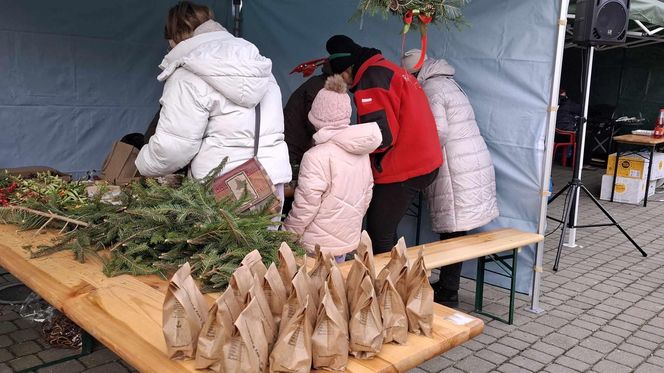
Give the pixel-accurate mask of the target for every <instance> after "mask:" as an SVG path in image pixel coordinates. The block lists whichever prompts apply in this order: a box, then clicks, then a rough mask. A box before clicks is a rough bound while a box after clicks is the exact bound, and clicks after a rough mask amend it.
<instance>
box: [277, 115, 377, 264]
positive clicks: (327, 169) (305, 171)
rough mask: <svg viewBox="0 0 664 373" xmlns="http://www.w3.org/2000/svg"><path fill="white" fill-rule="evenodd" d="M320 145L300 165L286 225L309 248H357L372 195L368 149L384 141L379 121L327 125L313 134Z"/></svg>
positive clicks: (342, 251) (336, 250) (337, 250)
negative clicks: (352, 124)
mask: <svg viewBox="0 0 664 373" xmlns="http://www.w3.org/2000/svg"><path fill="white" fill-rule="evenodd" d="M314 141H315V143H316V146H314V147H313V148H311V149H309V150H308V151H307V152H306V153H304V157H303V158H302V163H300V173H299V177H298V186H297V189H296V190H295V202H294V203H293V209H292V210H291V211H290V213H289V214H288V218H286V221H285V222H284V229H286V230H288V231H291V232H295V233H296V234H298V235H299V236H300V243H301V244H302V245H303V246H304V247H305V249H307V251H309V252H313V251H314V247H315V245H320V246H321V250H322V251H323V252H328V253H330V254H331V255H334V256H338V255H342V254H346V253H348V252H350V251H353V250H354V249H355V248H357V245H358V243H359V242H360V234H361V232H362V219H363V217H364V214H365V213H366V211H367V208H369V202H370V201H371V196H372V194H373V174H372V171H371V163H370V161H369V153H371V152H373V151H374V150H376V148H377V147H378V146H379V145H380V143H381V141H382V136H381V133H380V129H379V128H378V124H376V123H366V124H358V125H354V126H350V127H348V126H345V127H342V128H332V127H324V128H322V129H320V130H319V131H318V132H316V134H315V135H314Z"/></svg>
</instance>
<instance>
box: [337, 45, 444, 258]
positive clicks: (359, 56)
mask: <svg viewBox="0 0 664 373" xmlns="http://www.w3.org/2000/svg"><path fill="white" fill-rule="evenodd" d="M326 48H327V52H328V53H329V54H330V57H329V63H330V68H331V70H332V72H333V73H335V74H341V75H342V76H343V78H344V80H346V82H347V83H348V85H349V87H351V92H353V93H354V99H355V106H356V107H357V114H358V117H359V118H358V122H359V123H367V122H377V123H378V126H379V127H380V130H381V133H382V135H383V142H382V144H381V146H380V147H379V148H378V149H377V150H376V151H375V152H374V153H373V154H372V155H371V163H372V168H373V174H374V183H375V186H374V192H373V198H372V200H371V204H370V205H369V210H368V211H367V232H368V233H369V236H370V237H371V240H372V242H373V250H374V252H375V253H382V252H387V251H389V250H391V249H392V247H393V246H394V245H395V244H396V242H397V226H398V225H399V222H400V221H401V219H402V218H403V216H404V215H406V212H407V211H408V208H409V207H410V205H411V204H412V202H413V200H414V198H415V197H416V196H417V195H418V193H419V192H421V191H422V190H424V189H425V188H426V187H427V186H429V185H430V184H431V183H432V182H433V180H434V179H435V177H436V175H437V173H438V168H439V167H440V166H441V165H442V163H443V154H442V151H441V147H440V142H439V140H438V133H437V130H436V120H435V119H434V117H433V114H432V112H431V108H430V107H429V101H428V99H427V96H426V95H425V93H424V91H423V90H422V88H421V87H420V85H419V84H418V83H417V79H415V78H414V77H413V76H412V75H411V74H408V72H407V71H406V70H405V69H403V68H401V67H399V66H398V65H396V64H394V63H392V62H390V61H388V60H387V59H385V57H383V55H382V54H381V52H380V51H379V50H378V49H373V48H365V47H362V46H360V45H358V44H356V43H355V42H354V41H353V40H352V39H351V38H349V37H348V36H345V35H335V36H333V37H331V38H330V39H329V40H328V41H327V44H326Z"/></svg>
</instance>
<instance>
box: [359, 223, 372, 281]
mask: <svg viewBox="0 0 664 373" xmlns="http://www.w3.org/2000/svg"><path fill="white" fill-rule="evenodd" d="M357 256H359V257H360V260H362V264H364V266H365V267H367V270H368V273H369V277H371V282H372V283H374V285H375V282H376V266H375V265H374V255H373V245H372V243H371V238H370V237H369V233H367V232H366V231H362V235H361V236H360V244H359V245H357Z"/></svg>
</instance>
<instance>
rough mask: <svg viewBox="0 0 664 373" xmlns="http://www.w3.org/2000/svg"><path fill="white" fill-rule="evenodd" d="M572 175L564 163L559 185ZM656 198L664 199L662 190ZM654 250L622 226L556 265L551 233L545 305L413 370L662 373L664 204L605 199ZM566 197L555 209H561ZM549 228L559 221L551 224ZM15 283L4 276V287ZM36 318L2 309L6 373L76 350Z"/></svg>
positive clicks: (114, 362)
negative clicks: (45, 332)
mask: <svg viewBox="0 0 664 373" xmlns="http://www.w3.org/2000/svg"><path fill="white" fill-rule="evenodd" d="M601 174H602V172H601V171H594V172H586V173H585V176H584V181H586V184H587V185H588V187H589V189H590V190H591V191H592V192H593V193H595V194H596V195H597V194H598V193H599V180H600V179H601ZM569 177H570V172H569V169H566V170H564V169H561V168H556V169H555V170H554V179H555V180H556V188H555V189H556V190H558V189H560V188H562V187H563V186H564V185H565V183H566V182H567V180H568V178H569ZM654 198H655V199H657V198H659V199H664V195H663V194H659V195H656V197H654ZM602 204H603V205H604V206H605V207H606V208H608V209H609V210H610V212H611V213H612V214H613V215H614V216H615V217H616V219H617V220H618V221H619V222H620V223H621V224H622V225H623V226H624V227H625V228H626V229H627V230H628V232H629V233H630V234H631V235H632V236H633V237H634V238H635V239H636V241H637V242H639V243H640V244H641V245H642V246H643V247H644V249H645V250H646V251H647V252H648V254H649V256H648V257H647V258H643V257H641V256H640V255H639V254H638V252H636V250H635V249H634V248H633V247H632V246H631V245H630V244H629V242H628V241H627V240H626V239H625V238H624V237H623V236H622V235H621V234H620V233H619V231H618V230H617V229H616V228H614V227H608V228H594V229H583V230H579V231H578V232H577V233H578V234H577V243H578V244H580V245H582V246H583V247H577V248H575V249H565V251H564V252H563V257H562V260H561V265H560V270H559V271H558V272H557V273H554V272H552V271H551V267H552V265H553V259H554V256H555V249H556V246H557V243H558V237H559V235H558V233H554V234H552V235H551V236H549V237H547V240H546V244H545V247H546V249H545V256H544V274H543V284H542V300H541V305H542V307H543V309H544V310H545V312H543V313H541V314H534V313H531V312H528V311H527V310H526V309H527V307H528V306H529V304H530V303H529V298H528V296H526V295H518V300H517V311H516V315H515V324H514V325H511V326H510V325H506V324H503V323H501V322H497V321H489V320H488V319H486V318H484V319H485V321H486V327H485V329H484V332H483V333H482V334H481V335H479V336H477V337H476V338H474V339H473V340H471V341H469V342H466V343H465V344H463V345H462V346H459V347H457V348H455V349H453V350H450V351H448V352H447V353H445V354H443V355H441V356H439V357H437V358H434V359H432V360H430V361H428V362H426V363H425V364H422V365H421V366H419V367H418V368H415V369H413V370H411V372H412V373H424V372H449V373H454V372H467V373H471V372H472V373H476V372H477V373H480V372H494V371H495V372H505V373H516V372H539V371H544V372H551V373H558V372H561V373H562V372H586V371H595V372H598V373H604V372H610V373H620V372H633V371H636V372H657V373H661V372H664V253H663V252H661V251H664V228H662V225H661V223H662V219H663V218H664V204H663V203H661V202H652V203H649V205H648V207H647V208H643V207H640V206H633V205H624V204H618V203H608V202H602ZM561 205H562V201H560V202H555V204H554V205H553V206H551V208H550V210H549V211H550V214H551V215H553V216H555V215H558V216H560V214H561ZM580 219H581V220H580V221H581V222H583V223H586V224H593V223H603V222H605V219H604V216H603V215H602V214H601V212H600V211H599V210H597V209H596V208H595V207H594V205H592V204H591V202H590V201H589V200H587V199H585V198H582V200H581V213H580ZM550 227H551V229H553V227H554V225H553V224H550ZM12 280H14V279H13V277H12V276H11V275H9V274H5V275H3V276H0V285H2V284H3V283H5V282H7V281H12ZM474 294H475V293H474V282H473V281H470V280H464V281H462V290H461V292H460V298H461V302H462V303H461V309H462V310H464V311H467V312H471V311H472V304H473V299H474ZM485 297H486V299H487V302H486V306H485V307H486V309H487V310H488V311H491V312H494V313H500V312H501V311H504V310H506V309H507V308H506V307H507V301H508V295H507V293H506V292H505V291H504V290H501V289H494V288H492V287H487V288H486V290H485ZM38 330H39V329H38V328H37V325H36V324H34V323H32V322H29V321H26V320H23V319H21V318H20V317H19V316H18V314H17V313H16V309H15V308H14V307H12V306H0V373H5V372H12V371H16V370H21V369H24V368H28V367H30V366H33V365H35V364H37V363H41V362H45V361H53V360H57V359H59V358H61V357H64V356H67V355H69V354H73V353H74V352H72V351H69V350H62V349H56V348H51V347H49V346H48V345H47V344H46V343H45V342H44V341H43V340H42V338H41V336H40V335H39V331H38ZM130 371H132V368H131V367H129V366H128V365H127V364H126V363H124V362H123V361H122V360H120V359H119V358H118V357H117V356H116V355H114V354H113V353H112V352H110V351H109V350H108V349H106V348H104V347H103V346H100V345H97V346H96V347H95V351H94V352H93V353H92V354H90V355H88V356H85V357H81V358H79V359H75V360H70V361H68V362H65V363H62V364H59V365H55V366H52V367H49V368H44V369H41V370H39V373H46V372H49V373H50V372H63V373H65V372H66V373H76V372H90V373H104V372H109V373H122V372H130Z"/></svg>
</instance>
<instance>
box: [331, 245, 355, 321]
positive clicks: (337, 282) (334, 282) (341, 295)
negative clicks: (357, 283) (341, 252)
mask: <svg viewBox="0 0 664 373" xmlns="http://www.w3.org/2000/svg"><path fill="white" fill-rule="evenodd" d="M330 264H331V265H330V273H329V274H328V275H327V279H326V284H327V287H328V288H329V289H330V295H331V296H332V301H333V302H334V304H336V305H337V309H338V310H339V312H340V313H341V315H342V316H343V318H344V320H346V321H348V319H349V312H350V311H349V309H348V298H347V296H346V283H345V281H344V276H343V275H342V274H341V271H340V270H339V267H338V266H337V262H336V261H335V260H334V258H331V259H330Z"/></svg>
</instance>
